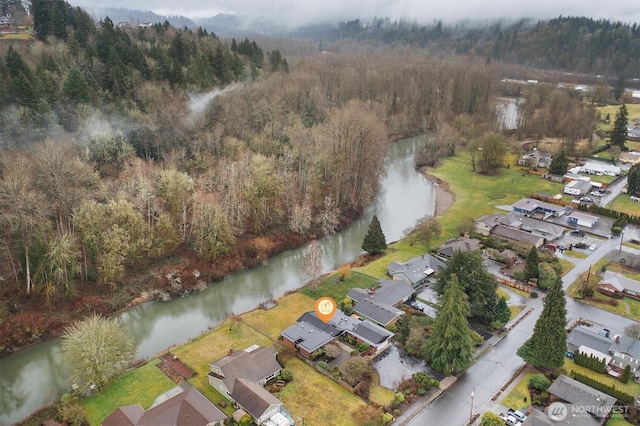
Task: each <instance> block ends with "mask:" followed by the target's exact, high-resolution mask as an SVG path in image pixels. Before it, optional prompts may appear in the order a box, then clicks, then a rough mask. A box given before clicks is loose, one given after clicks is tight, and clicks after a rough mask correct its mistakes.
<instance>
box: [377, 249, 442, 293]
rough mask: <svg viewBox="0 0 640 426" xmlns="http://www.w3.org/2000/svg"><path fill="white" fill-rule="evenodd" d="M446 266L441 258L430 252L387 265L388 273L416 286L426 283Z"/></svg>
mask: <svg viewBox="0 0 640 426" xmlns="http://www.w3.org/2000/svg"><path fill="white" fill-rule="evenodd" d="M444 266H445V265H444V262H442V261H441V260H440V259H437V258H436V257H434V256H431V255H430V254H423V255H422V256H419V257H415V258H413V259H411V260H410V261H408V262H391V263H390V264H389V266H387V273H388V274H389V275H390V276H392V277H393V278H394V279H400V280H405V281H407V282H408V283H410V284H411V286H412V287H414V288H415V287H418V286H420V285H422V284H424V283H426V282H427V281H428V280H429V278H431V277H433V276H434V275H436V274H437V273H438V271H439V270H440V269H441V268H444Z"/></svg>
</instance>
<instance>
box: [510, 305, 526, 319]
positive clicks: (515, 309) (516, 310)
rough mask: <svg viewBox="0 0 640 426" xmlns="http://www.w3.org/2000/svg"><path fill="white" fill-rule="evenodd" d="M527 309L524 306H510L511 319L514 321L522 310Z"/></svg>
mask: <svg viewBox="0 0 640 426" xmlns="http://www.w3.org/2000/svg"><path fill="white" fill-rule="evenodd" d="M524 308H525V306H524V305H512V306H509V310H510V311H511V319H514V318H515V317H516V316H517V315H518V314H519V313H520V312H522V310H523V309H524Z"/></svg>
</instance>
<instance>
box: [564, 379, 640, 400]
mask: <svg viewBox="0 0 640 426" xmlns="http://www.w3.org/2000/svg"><path fill="white" fill-rule="evenodd" d="M571 377H572V378H574V379H575V380H577V381H579V382H581V383H584V384H585V385H587V386H591V387H592V388H594V389H596V390H599V391H600V392H604V393H606V394H607V395H611V396H612V397H614V398H617V399H619V400H620V401H622V402H624V403H625V404H631V403H633V401H634V400H635V397H634V396H633V395H629V394H628V393H625V392H622V391H620V390H618V389H616V388H615V387H611V386H607V385H605V384H604V383H600V382H598V381H596V380H593V379H592V378H590V377H587V376H584V375H582V374H580V373H576V372H573V373H571Z"/></svg>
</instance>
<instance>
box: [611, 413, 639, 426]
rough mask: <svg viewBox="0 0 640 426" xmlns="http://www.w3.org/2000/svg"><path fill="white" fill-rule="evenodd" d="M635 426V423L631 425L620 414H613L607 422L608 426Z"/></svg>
mask: <svg viewBox="0 0 640 426" xmlns="http://www.w3.org/2000/svg"><path fill="white" fill-rule="evenodd" d="M627 425H629V426H633V423H629V422H628V421H626V420H625V419H624V416H623V415H622V414H620V413H613V414H612V415H611V417H610V418H609V421H607V426H627Z"/></svg>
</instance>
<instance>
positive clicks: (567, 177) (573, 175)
mask: <svg viewBox="0 0 640 426" xmlns="http://www.w3.org/2000/svg"><path fill="white" fill-rule="evenodd" d="M579 172H580V166H578V167H574V168H573V169H571V170H569V171H567V173H565V174H564V175H563V176H562V180H563V181H564V182H569V181H572V180H583V181H585V182H591V178H590V177H589V176H584V175H580V174H578V173H579Z"/></svg>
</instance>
